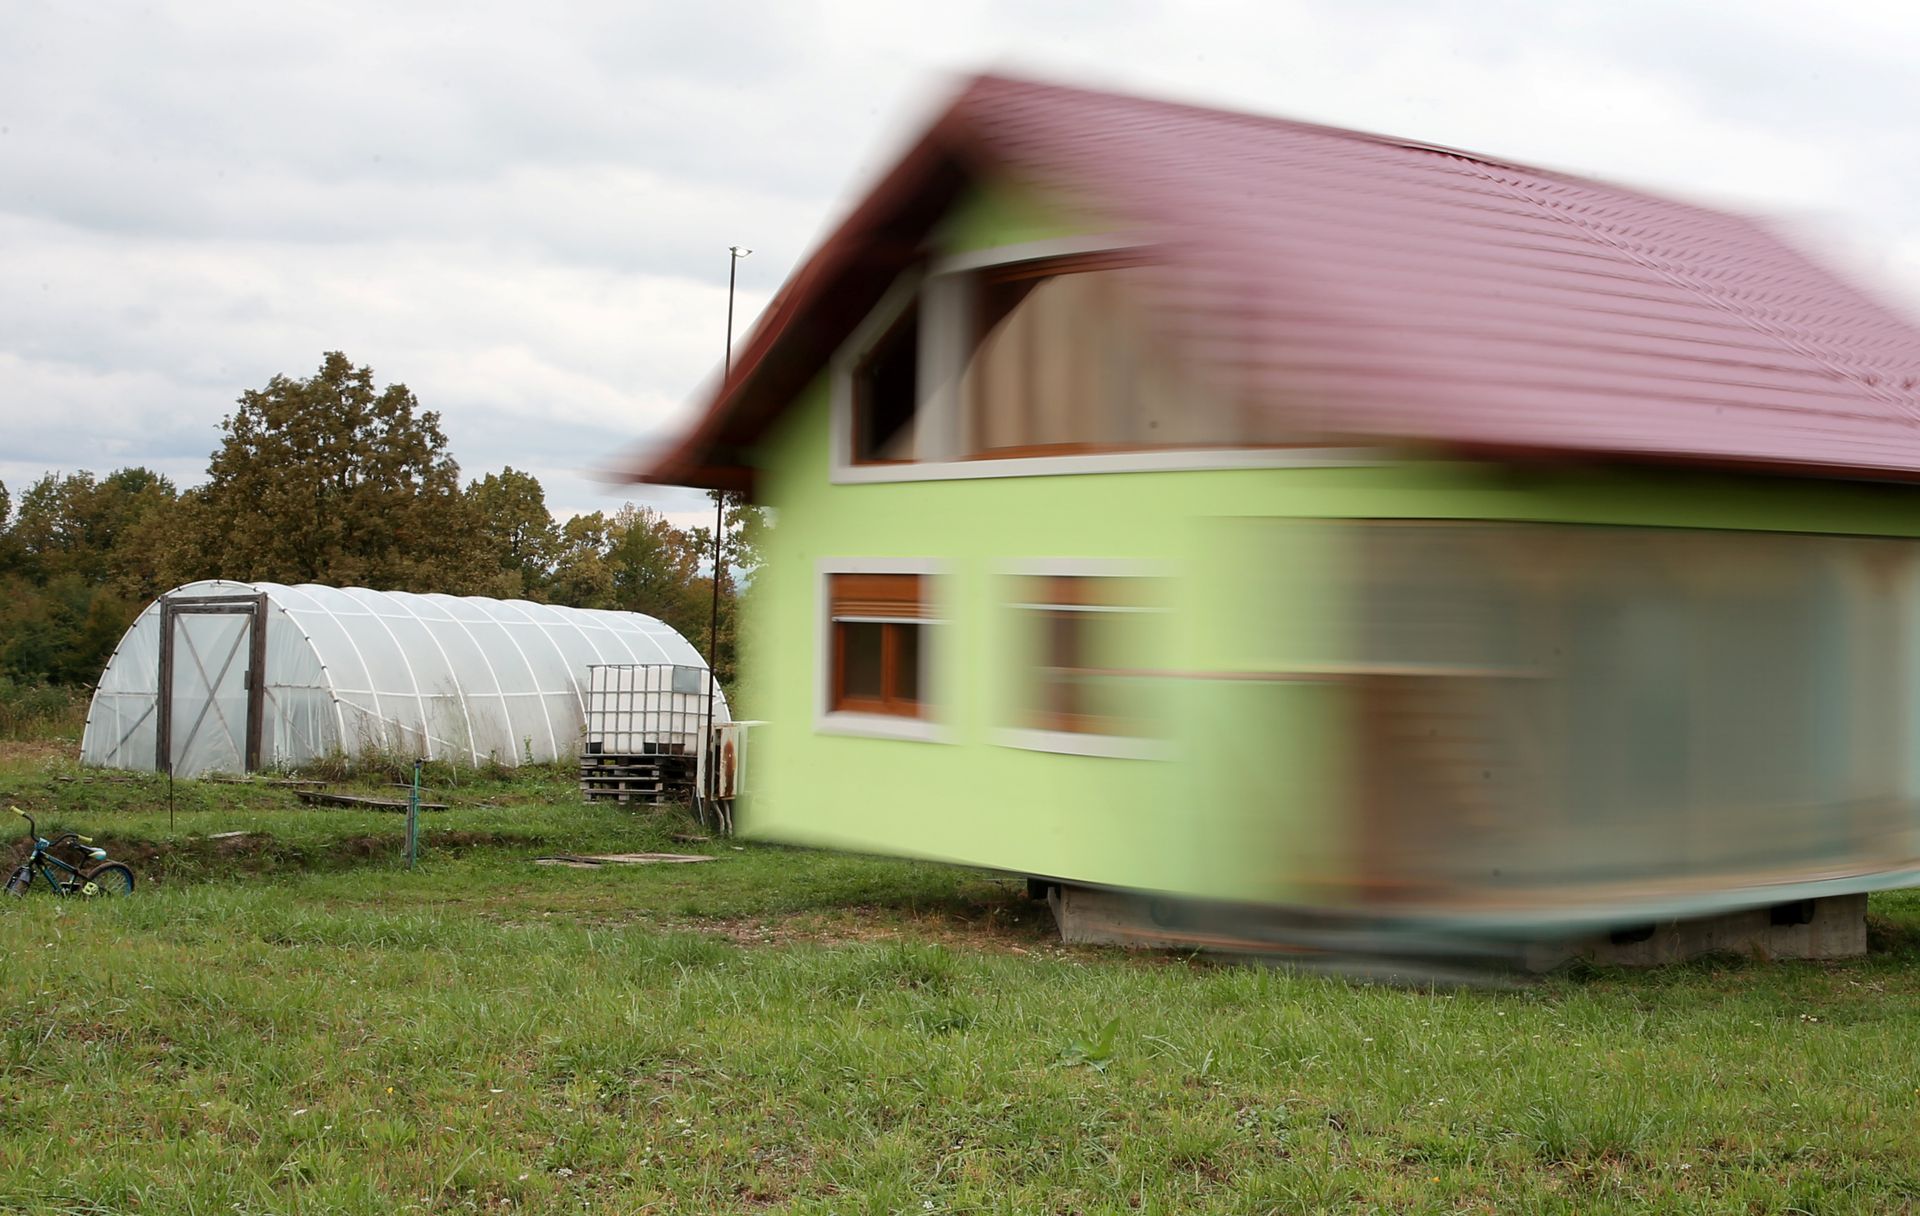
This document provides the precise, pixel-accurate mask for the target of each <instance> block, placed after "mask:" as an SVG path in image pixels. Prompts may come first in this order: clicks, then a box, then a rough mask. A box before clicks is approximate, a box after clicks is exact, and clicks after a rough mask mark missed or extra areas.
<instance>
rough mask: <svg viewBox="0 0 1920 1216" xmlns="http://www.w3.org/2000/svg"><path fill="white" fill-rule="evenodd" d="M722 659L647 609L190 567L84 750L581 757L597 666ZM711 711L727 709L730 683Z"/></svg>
mask: <svg viewBox="0 0 1920 1216" xmlns="http://www.w3.org/2000/svg"><path fill="white" fill-rule="evenodd" d="M598 665H622V666H625V665H640V666H646V667H672V668H678V669H681V670H680V671H678V672H677V673H674V674H675V676H676V679H675V683H676V684H678V685H679V686H681V687H687V686H688V683H689V681H691V682H692V685H693V686H694V687H697V689H698V691H699V700H700V701H702V702H704V701H705V700H706V699H707V696H706V692H707V686H708V680H707V675H706V663H705V661H704V660H703V659H702V658H701V657H700V655H699V652H697V651H696V650H695V649H694V648H693V646H692V645H691V644H690V643H689V642H688V641H687V640H686V639H685V638H683V637H681V636H680V635H679V634H678V633H676V632H675V631H674V630H673V629H672V628H671V627H670V626H668V625H665V624H663V623H661V622H660V621H657V620H655V619H653V618H652V617H649V616H643V615H641V614H640V613H637V612H607V611H600V610H594V609H584V608H561V607H556V606H554V605H552V604H534V603H529V602H526V601H522V600H495V599H485V598H481V597H477V596H453V595H414V594H410V593H407V592H400V591H370V590H367V589H365V588H361V587H320V586H313V585H302V586H297V587H294V586H285V585H282V584H279V583H238V582H226V581H210V582H198V583H189V584H187V585H186V586H184V587H178V588H176V589H174V590H172V591H169V592H167V593H166V594H165V595H163V596H161V597H160V599H158V600H156V601H155V602H154V603H152V604H150V605H148V607H147V609H146V610H145V611H144V612H142V613H141V614H140V616H139V618H138V619H136V620H135V621H134V623H133V626H132V627H131V628H129V629H128V630H127V633H126V636H125V637H123V638H121V639H120V644H119V646H117V647H116V648H115V649H114V652H113V656H112V657H111V658H110V659H108V660H107V666H106V670H105V671H104V672H103V673H102V674H101V676H100V683H99V686H98V688H97V689H96V690H95V692H94V696H93V703H92V705H91V707H90V708H89V709H88V711H87V727H86V735H85V737H84V739H83V740H82V742H81V748H80V754H81V761H82V763H85V764H90V765H99V766H103V767H108V768H122V769H147V770H159V771H169V770H170V771H172V772H173V773H174V774H176V775H178V776H182V777H191V776H197V775H201V774H205V773H216V772H220V773H241V772H248V771H252V770H256V769H271V768H284V767H288V766H292V765H297V764H300V763H302V762H303V761H307V760H311V759H314V758H317V757H321V756H328V755H334V754H344V755H348V756H355V755H360V754H363V753H366V752H369V751H382V752H386V753H390V754H391V753H397V754H400V755H408V756H418V757H421V758H424V759H429V760H447V761H452V762H454V763H465V764H476V765H477V764H482V763H486V762H489V761H491V762H497V763H501V764H521V763H530V762H545V761H553V760H561V759H570V758H572V757H574V756H577V755H578V754H579V752H580V750H581V734H582V730H583V726H584V715H585V709H586V688H587V685H588V681H589V669H590V668H592V667H595V666H598ZM712 699H713V717H714V718H715V720H717V721H721V722H724V721H727V720H728V713H727V705H726V699H725V695H724V694H723V693H720V692H719V690H717V689H715V690H714V695H713V698H712Z"/></svg>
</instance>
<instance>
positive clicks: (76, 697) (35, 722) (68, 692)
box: [0, 676, 90, 739]
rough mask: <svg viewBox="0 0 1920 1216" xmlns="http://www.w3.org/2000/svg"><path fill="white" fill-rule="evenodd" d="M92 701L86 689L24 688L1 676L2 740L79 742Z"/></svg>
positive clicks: (33, 685)
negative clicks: (89, 704) (88, 703)
mask: <svg viewBox="0 0 1920 1216" xmlns="http://www.w3.org/2000/svg"><path fill="white" fill-rule="evenodd" d="M89 700H90V694H89V693H88V690H86V689H84V688H62V687H59V686H57V685H53V684H22V683H19V682H18V681H15V680H13V679H10V678H8V677H6V676H0V739H63V738H71V739H78V738H79V737H80V732H81V730H83V729H84V728H85V726H86V724H87V702H88V701H89Z"/></svg>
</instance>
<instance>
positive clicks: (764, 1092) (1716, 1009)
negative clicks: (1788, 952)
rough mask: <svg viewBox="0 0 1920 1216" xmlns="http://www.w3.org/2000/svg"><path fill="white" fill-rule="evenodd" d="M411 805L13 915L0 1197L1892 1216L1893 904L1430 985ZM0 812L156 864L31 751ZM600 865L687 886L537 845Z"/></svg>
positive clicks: (668, 837)
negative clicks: (1722, 953)
mask: <svg viewBox="0 0 1920 1216" xmlns="http://www.w3.org/2000/svg"><path fill="white" fill-rule="evenodd" d="M63 777H66V778H71V780H61V779H60V778H63ZM182 791H187V787H186V786H185V785H182V786H181V787H180V790H178V791H176V793H177V795H179V794H180V793H181V792H182ZM163 792H164V791H163ZM437 792H443V793H446V794H447V800H448V801H451V802H454V803H455V809H453V810H450V811H448V812H446V813H445V814H444V815H442V816H436V817H435V818H434V820H433V821H432V823H431V824H430V829H431V831H432V832H434V833H441V834H443V835H444V836H446V837H449V838H457V839H459V840H461V841H464V842H465V843H462V844H460V845H459V846H458V847H457V848H436V847H435V846H434V843H433V839H434V838H433V836H432V835H430V836H429V838H428V850H427V853H426V856H425V858H424V860H423V863H422V866H421V868H420V869H419V870H417V871H414V872H412V873H409V872H408V871H406V870H405V869H404V868H402V867H401V866H400V865H399V864H398V860H397V858H398V840H399V831H400V825H399V822H398V820H397V818H395V817H392V816H378V815H360V814H358V813H355V812H339V813H335V812H316V811H306V810H300V809H296V807H295V806H294V805H293V803H292V799H291V797H290V796H289V795H287V794H286V793H285V791H282V790H262V789H254V788H250V787H216V786H210V785H207V786H203V785H196V786H195V787H193V789H192V790H191V791H190V794H191V797H192V798H194V799H196V800H204V803H203V802H201V801H196V802H195V803H194V806H193V808H192V809H191V810H189V811H187V812H186V814H190V815H193V816H197V817H199V818H197V819H195V820H194V821H193V822H192V824H191V825H189V823H188V822H187V820H186V819H185V818H184V817H183V818H182V820H181V822H180V827H179V835H180V837H181V838H182V839H181V841H180V847H181V848H182V849H183V850H184V851H187V852H192V849H193V848H197V847H198V846H193V845H192V844H191V841H190V840H187V839H186V837H187V834H188V833H189V832H190V831H191V832H194V833H198V834H199V836H200V838H201V839H202V840H203V841H204V838H205V836H207V835H210V834H211V833H213V832H217V831H227V830H237V829H244V830H249V831H253V832H257V833H260V834H261V837H262V839H259V840H256V841H254V843H253V845H252V846H251V847H250V849H249V850H248V851H241V852H236V853H232V854H228V855H219V854H215V853H207V854H204V855H198V854H196V855H195V857H196V859H195V860H193V861H192V862H191V864H182V865H178V866H175V867H173V868H172V869H165V868H163V869H161V871H160V873H161V880H160V881H158V882H155V883H152V884H150V885H147V886H144V887H143V888H142V889H141V890H140V891H139V892H138V893H137V894H136V895H135V897H133V898H131V899H128V900H123V901H117V902H94V903H80V902H78V901H74V902H68V903H62V902H58V901H55V900H52V899H49V898H44V897H42V898H37V899H29V900H25V901H21V902H18V903H15V904H12V905H11V906H4V907H0V967H4V977H3V978H0V1210H20V1211H34V1212H41V1211H70V1212H208V1213H212V1212H221V1213H262V1212H311V1213H320V1212H327V1213H334V1212H350V1213H352V1212H368V1213H375V1212H378V1213H387V1212H396V1211H436V1212H440V1211H445V1212H458V1211H489V1212H512V1211H536V1212H569V1213H573V1212H581V1211H608V1212H639V1211H685V1212H696V1211H765V1210H794V1211H812V1212H849V1211H851V1212H913V1213H923V1212H1006V1213H1015V1212H1018V1213H1031V1212H1105V1211H1143V1212H1175V1211H1220V1212H1244V1213H1255V1212H1314V1211H1355V1212H1357V1211H1396V1212H1398V1211H1408V1212H1489V1211H1498V1212H1506V1211H1535V1212H1580V1213H1587V1212H1609V1211H1619V1212H1628V1211H1635V1212H1637V1211H1648V1210H1655V1211H1687V1212H1702V1213H1706V1212H1712V1213H1723V1212H1777V1213H1788V1212H1834V1211H1885V1212H1898V1211H1907V1210H1912V1209H1913V1208H1914V1207H1915V1206H1916V1205H1920V1138H1917V1136H1916V1134H1917V1133H1920V1126H1917V1123H1920V1119H1917V1114H1920V1067H1916V1060H1920V1014H1916V1005H1917V1003H1920V949H1916V946H1915V943H1916V941H1920V900H1916V899H1915V898H1914V897H1912V896H1909V895H1895V896H1889V897H1884V898H1881V899H1877V900H1876V902H1875V913H1876V916H1877V917H1879V930H1878V933H1877V940H1878V941H1879V942H1880V948H1879V949H1878V950H1877V951H1876V953H1875V954H1874V955H1873V956H1872V957H1870V958H1868V959H1865V960H1861V961H1858V962H1850V963H1845V964H1832V965H1827V964H1822V965H1813V964H1781V965H1763V964H1754V963H1736V962H1721V963H1713V964H1702V965H1695V966H1688V967H1680V968H1673V969H1668V970H1664V971H1660V972H1654V973H1649V974H1627V973H1615V972H1606V973H1596V974H1585V975H1581V976H1562V977H1555V978H1550V979H1548V980H1546V981H1544V982H1541V983H1537V984H1532V985H1526V986H1520V987H1513V988H1507V989H1495V990H1474V991H1415V990H1406V989H1396V988H1386V987H1367V986H1356V985H1349V984H1345V983H1342V982H1339V981H1336V980H1327V979H1318V978H1308V977H1301V976H1296V975H1291V974H1289V973H1286V972H1283V971H1279V970H1274V969H1269V968H1263V967H1258V966H1225V965H1217V964H1213V963H1209V962H1207V961H1205V960H1201V959H1187V958H1177V957H1170V956H1166V955H1148V956H1130V955H1123V954H1120V953H1117V952H1107V951H1091V950H1078V949H1064V948H1061V947H1060V946H1058V945H1057V944H1056V943H1055V942H1054V941H1053V939H1052V937H1051V933H1050V925H1049V924H1048V922H1047V921H1046V919H1045V917H1044V915H1041V914H1038V910H1037V909H1035V908H1034V906H1033V905H1031V904H1029V903H1028V902H1027V901H1026V899H1025V896H1024V892H1023V889H1022V888H1021V886H1020V885H1019V884H1018V883H1016V882H1014V881H1012V880H1009V879H1006V878H1001V877H995V876H991V875H982V874H977V873H972V872H968V871H962V870H954V869H948V868H943V867H937V866H930V865H920V864H913V863H907V862H896V861H888V860H880V859H871V858H855V857H845V856H836V855H831V854H820V853H809V852H802V851H795V850H785V849H777V848H772V847H766V846H758V845H736V844H735V843H734V842H728V841H712V842H707V843H693V844H687V843H681V842H674V841H673V840H672V835H673V834H674V833H676V832H682V833H684V832H686V831H687V830H688V829H689V826H690V825H689V824H688V822H687V821H685V820H684V819H683V818H680V817H677V816H671V815H666V816H662V815H652V814H640V815H636V814H633V813H630V812H626V811H621V810H610V809H608V808H604V807H584V806H580V805H578V804H576V803H575V802H574V801H573V799H572V795H571V793H570V787H569V786H568V785H567V784H566V782H565V781H564V779H563V777H562V775H559V774H553V773H549V774H545V775H538V774H536V775H533V776H531V777H527V778H524V779H518V780H512V781H499V782H496V783H495V787H493V788H483V787H475V786H472V785H466V786H462V787H461V790H460V791H459V792H457V793H456V792H453V791H437ZM0 793H11V794H13V795H16V796H15V797H14V798H13V800H15V801H19V800H20V797H26V798H29V799H42V800H44V801H45V803H46V805H45V806H44V807H39V808H30V809H36V813H39V811H40V810H46V811H49V812H51V813H53V814H55V816H56V818H58V819H59V820H60V821H61V824H62V826H73V827H76V828H79V829H81V830H94V831H96V832H97V833H98V834H100V835H102V836H103V837H107V838H111V839H116V840H122V841H126V842H129V843H130V844H131V843H134V842H142V841H144V842H149V843H151V844H154V845H155V846H156V847H162V846H167V836H166V820H165V809H164V803H162V805H161V806H160V808H159V810H158V812H157V817H156V811H155V810H154V809H153V808H151V807H150V806H147V805H146V802H147V800H148V798H149V793H150V791H149V790H148V787H147V786H146V785H143V784H141V783H138V782H135V783H124V782H112V781H101V780H98V779H90V778H88V777H87V776H86V775H84V774H82V773H80V772H79V771H78V770H75V769H73V768H72V767H71V766H70V765H68V764H67V763H66V762H65V761H64V760H63V759H61V758H59V757H57V756H33V757H29V758H27V759H21V758H20V757H18V756H16V757H15V758H14V759H13V760H11V761H9V762H6V763H0ZM474 803H484V804H486V805H478V806H476V805H473V804H474ZM56 804H57V805H56ZM460 833H465V835H459V834H460ZM365 838H372V839H374V841H375V843H376V844H377V845H380V846H383V847H372V848H369V847H368V846H367V843H366V839H365ZM276 841H277V842H281V843H279V844H276V843H274V842H276ZM342 842H353V843H352V847H349V848H342V847H341V844H342ZM283 845H284V846H285V848H287V849H297V850H298V856H297V857H295V856H294V855H293V854H290V853H287V852H284V851H279V850H281V849H282V846H283ZM169 847H170V846H169ZM609 848H621V849H651V848H672V849H675V850H679V851H692V852H704V853H712V854H713V855H714V856H715V857H716V860H714V861H711V862H708V863H704V864H697V865H682V866H661V867H620V868H607V869H602V870H591V871H583V870H570V869H563V868H548V867H536V866H533V865H531V864H529V863H530V859H531V858H532V857H533V856H534V855H536V854H538V853H540V852H542V851H567V852H579V851H590V850H599V849H609ZM158 856H159V855H158V854H156V858H158ZM302 858H304V859H305V861H306V862H307V863H310V864H307V865H304V866H303V865H301V864H297V863H298V861H299V860H300V859H302Z"/></svg>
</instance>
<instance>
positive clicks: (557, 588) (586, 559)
mask: <svg viewBox="0 0 1920 1216" xmlns="http://www.w3.org/2000/svg"><path fill="white" fill-rule="evenodd" d="M609 543H610V536H609V525H608V522H607V517H606V516H605V515H603V514H601V513H600V512H598V511H595V512H593V513H592V514H590V515H576V516H574V517H573V518H572V519H569V520H567V521H566V522H565V523H563V524H561V525H560V527H559V530H558V534H557V538H556V540H555V543H554V558H553V571H552V573H551V574H549V575H548V577H547V597H548V599H549V600H550V601H551V602H553V603H556V604H565V605H567V606H568V607H570V608H611V607H613V567H612V566H611V565H609V564H608V562H607V548H608V545H609Z"/></svg>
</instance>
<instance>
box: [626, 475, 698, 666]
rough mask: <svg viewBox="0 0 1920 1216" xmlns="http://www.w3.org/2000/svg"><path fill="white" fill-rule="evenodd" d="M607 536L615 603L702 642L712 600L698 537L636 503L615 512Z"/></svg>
mask: <svg viewBox="0 0 1920 1216" xmlns="http://www.w3.org/2000/svg"><path fill="white" fill-rule="evenodd" d="M607 538H608V545H607V565H608V566H609V567H610V568H611V570H612V572H613V600H614V606H615V607H617V608H623V609H625V610H626V611H628V612H644V613H646V614H647V615H648V616H652V617H657V618H659V619H660V620H663V621H665V622H666V623H667V624H669V625H672V626H673V627H674V628H675V629H677V630H679V631H680V632H681V633H682V634H683V635H685V636H686V637H688V638H690V639H694V641H695V644H696V645H698V644H699V642H698V639H699V638H700V637H702V636H703V635H704V631H703V630H701V629H699V628H696V626H699V625H700V624H701V623H702V622H704V621H705V620H706V610H705V604H706V602H707V601H706V587H707V582H706V580H705V579H704V578H702V577H701V575H700V548H699V542H698V538H697V537H696V536H695V535H694V534H692V533H690V532H686V531H682V530H681V529H679V528H676V527H674V526H673V524H672V523H670V522H668V520H667V518H666V516H664V515H661V514H660V513H659V512H658V511H655V510H654V509H653V508H651V507H636V506H634V505H633V504H632V503H627V504H626V505H625V506H623V507H621V508H620V509H619V510H618V511H616V512H614V515H613V519H612V520H611V521H610V523H609V525H608V528H607Z"/></svg>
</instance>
